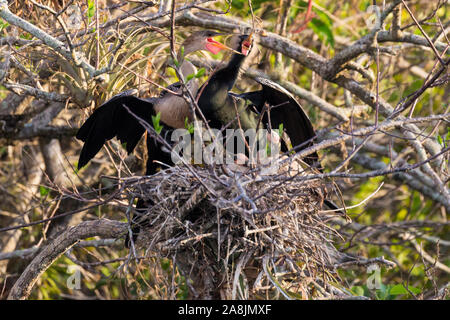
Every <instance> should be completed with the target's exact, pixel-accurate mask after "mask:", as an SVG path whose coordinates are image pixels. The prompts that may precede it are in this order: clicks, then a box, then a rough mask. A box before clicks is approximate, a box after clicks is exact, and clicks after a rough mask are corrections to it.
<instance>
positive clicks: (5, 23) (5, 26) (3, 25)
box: [0, 18, 9, 32]
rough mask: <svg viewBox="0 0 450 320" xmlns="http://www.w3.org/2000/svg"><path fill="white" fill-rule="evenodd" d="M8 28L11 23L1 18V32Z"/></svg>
mask: <svg viewBox="0 0 450 320" xmlns="http://www.w3.org/2000/svg"><path fill="white" fill-rule="evenodd" d="M8 26H9V23H8V22H6V21H5V20H3V19H1V18H0V32H2V31H3V30H4V29H6V28H7V27H8Z"/></svg>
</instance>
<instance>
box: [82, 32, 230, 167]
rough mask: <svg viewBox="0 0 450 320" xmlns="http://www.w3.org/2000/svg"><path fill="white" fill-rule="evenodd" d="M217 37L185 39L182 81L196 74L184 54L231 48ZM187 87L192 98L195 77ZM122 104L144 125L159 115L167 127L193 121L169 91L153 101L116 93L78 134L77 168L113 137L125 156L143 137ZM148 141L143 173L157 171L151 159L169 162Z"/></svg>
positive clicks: (176, 87) (203, 34) (211, 34)
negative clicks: (79, 151) (81, 145)
mask: <svg viewBox="0 0 450 320" xmlns="http://www.w3.org/2000/svg"><path fill="white" fill-rule="evenodd" d="M219 35H221V34H220V33H218V32H215V31H210V30H203V31H198V32H195V33H193V34H192V35H191V36H189V37H188V38H186V40H185V41H184V42H183V44H182V48H184V49H183V50H180V51H179V53H178V57H177V60H178V62H179V64H180V72H181V74H182V75H183V76H184V78H185V79H186V77H187V76H188V75H190V74H195V73H196V68H195V67H194V65H193V64H192V63H191V62H189V61H187V60H185V59H184V57H185V56H186V55H188V54H190V53H193V52H195V51H199V50H208V51H210V52H212V53H213V54H217V53H218V52H219V51H220V50H222V49H228V50H230V49H231V48H229V47H227V46H226V45H224V44H222V43H220V42H217V41H216V40H214V37H216V36H219ZM182 52H183V53H184V54H182ZM186 85H187V88H188V90H189V91H190V92H191V93H192V95H193V96H195V95H196V94H197V90H198V87H199V85H198V82H197V79H196V78H195V77H194V78H193V79H191V80H189V81H188V82H187V84H186ZM180 87H181V84H180V83H174V84H172V85H170V86H169V87H168V88H169V89H170V90H172V91H175V92H176V91H177V90H180ZM124 105H125V106H126V107H127V108H128V109H129V110H130V111H131V112H132V113H133V114H135V115H136V116H138V117H139V118H141V119H143V120H145V121H146V122H147V123H152V118H151V117H152V115H156V114H158V113H160V114H161V118H160V120H161V122H162V123H163V124H165V125H166V126H167V127H170V128H184V126H185V120H186V118H188V119H189V120H191V118H192V116H191V112H190V109H189V105H188V104H187V102H186V101H185V100H184V98H183V97H181V96H177V95H174V94H171V93H170V92H166V91H163V92H161V94H160V96H159V97H155V98H138V97H136V96H134V95H132V94H131V91H124V92H122V93H119V94H117V95H115V96H113V97H112V98H111V99H109V100H108V101H106V102H105V103H103V104H102V105H101V106H100V107H99V108H97V109H96V110H95V111H94V112H93V113H92V115H91V116H90V117H89V118H88V119H87V120H86V122H85V123H84V124H83V125H82V126H81V128H80V130H79V131H78V133H77V135H76V137H77V139H79V140H81V141H83V142H84V145H83V148H82V149H81V153H80V158H79V161H78V169H80V168H82V167H83V166H85V165H86V164H87V163H88V162H89V161H90V160H91V159H92V158H93V157H95V155H96V154H97V153H98V152H99V151H100V149H101V148H102V146H103V145H104V144H105V142H106V141H107V140H110V139H112V138H114V137H117V138H118V139H119V140H120V142H121V143H122V144H123V143H126V149H127V152H128V153H131V152H132V151H133V150H134V148H135V147H136V145H137V143H138V142H139V140H140V139H141V137H142V135H143V134H144V132H145V128H144V127H143V126H142V125H141V124H140V123H139V120H138V119H136V117H135V116H134V115H133V114H131V113H130V112H129V111H128V110H127V109H126V108H125V107H124ZM147 142H148V149H149V157H148V161H147V168H146V174H153V173H155V172H156V163H155V161H154V160H160V161H161V160H167V159H170V156H168V155H166V153H164V152H162V151H161V150H160V148H153V146H155V144H156V143H157V142H156V141H154V140H153V139H148V140H147ZM161 157H163V159H162V158H161Z"/></svg>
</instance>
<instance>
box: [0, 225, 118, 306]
mask: <svg viewBox="0 0 450 320" xmlns="http://www.w3.org/2000/svg"><path fill="white" fill-rule="evenodd" d="M126 232H127V224H126V223H123V222H118V221H112V220H107V219H100V220H95V221H86V222H82V223H80V224H79V225H77V226H75V227H72V228H70V229H68V230H66V231H64V232H63V233H62V234H61V235H59V236H58V237H57V238H56V239H55V240H53V241H52V242H51V243H49V244H48V245H47V246H46V247H44V248H43V249H42V251H41V252H40V253H39V254H38V255H37V256H36V257H35V258H34V259H33V261H31V263H30V264H29V265H28V267H27V268H26V269H25V271H24V272H23V273H22V275H21V276H20V278H19V279H18V280H17V281H16V283H14V286H13V287H12V289H11V292H10V294H9V296H8V299H9V300H19V299H20V300H24V299H26V298H28V296H29V295H30V293H31V289H32V288H33V286H34V284H35V283H36V281H37V280H38V279H39V277H40V276H41V275H42V274H43V273H44V272H45V271H46V270H47V269H48V267H50V266H51V264H52V263H53V262H55V260H56V259H58V258H59V257H60V256H61V255H62V254H64V253H65V252H66V251H67V250H69V249H70V248H71V247H72V246H74V245H75V244H76V243H78V242H79V241H80V240H81V239H85V238H90V237H95V236H99V237H102V238H118V237H120V236H122V235H123V234H125V233H126Z"/></svg>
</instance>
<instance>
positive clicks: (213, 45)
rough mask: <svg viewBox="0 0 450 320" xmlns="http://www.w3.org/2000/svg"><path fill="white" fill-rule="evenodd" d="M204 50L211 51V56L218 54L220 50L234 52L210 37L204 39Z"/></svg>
mask: <svg viewBox="0 0 450 320" xmlns="http://www.w3.org/2000/svg"><path fill="white" fill-rule="evenodd" d="M206 41H207V43H206V48H207V49H208V50H209V51H211V52H212V53H213V54H217V53H219V51H220V50H229V51H235V50H234V49H233V48H230V47H229V46H227V45H225V44H223V43H221V42H219V41H216V40H214V39H213V38H212V37H211V38H208V39H206Z"/></svg>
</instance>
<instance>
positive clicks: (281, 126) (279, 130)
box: [278, 123, 284, 139]
mask: <svg viewBox="0 0 450 320" xmlns="http://www.w3.org/2000/svg"><path fill="white" fill-rule="evenodd" d="M283 132H284V128H283V124H282V123H280V125H279V126H278V135H279V136H280V139H281V137H282V136H283Z"/></svg>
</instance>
